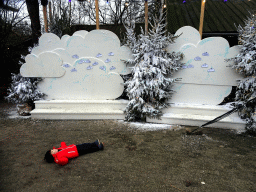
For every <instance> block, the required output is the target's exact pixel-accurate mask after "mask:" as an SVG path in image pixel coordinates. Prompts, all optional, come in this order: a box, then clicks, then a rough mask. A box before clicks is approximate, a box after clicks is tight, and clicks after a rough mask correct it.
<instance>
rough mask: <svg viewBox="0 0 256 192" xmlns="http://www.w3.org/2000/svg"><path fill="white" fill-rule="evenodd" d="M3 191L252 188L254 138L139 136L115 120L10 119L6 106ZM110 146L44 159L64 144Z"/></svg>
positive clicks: (2, 115) (2, 116) (208, 132)
mask: <svg viewBox="0 0 256 192" xmlns="http://www.w3.org/2000/svg"><path fill="white" fill-rule="evenodd" d="M0 107H1V112H0V125H1V132H0V133H1V134H0V155H1V166H0V167H1V169H0V173H1V177H0V190H1V191H8V192H9V191H15V192H17V191H26V192H30V191H31V192H35V191H40V192H42V191H67V192H72V191H74V192H79V191H83V192H84V191H88V192H91V191H97V192H98V191H107V192H109V191H118V192H120V191H143V192H144V191H154V192H155V191H195V192H200V191H203V192H206V191H210V192H216V191H218V192H220V191H227V192H230V191H243V192H247V191H248V192H251V191H255V189H256V184H255V179H256V175H255V172H256V150H255V148H256V139H255V137H250V136H246V135H237V134H235V133H233V132H232V131H228V130H221V129H204V130H203V132H204V134H203V135H202V136H186V135H185V134H184V133H185V129H179V130H176V131H173V130H167V129H165V130H158V131H142V130H139V129H134V128H131V125H130V124H124V123H122V122H119V121H113V120H99V121H50V120H32V119H30V118H27V119H26V118H13V119H10V118H8V114H7V112H10V111H11V110H13V109H14V106H12V105H9V104H6V103H1V104H0ZM97 138H99V139H100V140H101V141H103V142H104V143H105V150H103V151H100V152H96V153H92V154H87V155H84V156H80V157H78V158H75V159H72V160H70V161H69V163H68V164H67V165H66V166H59V165H57V164H48V163H46V162H44V161H43V158H44V154H45V152H46V151H47V150H49V149H50V148H52V146H55V147H59V146H60V142H61V141H65V142H66V144H67V145H70V144H80V143H84V142H93V141H95V140H96V139H97Z"/></svg>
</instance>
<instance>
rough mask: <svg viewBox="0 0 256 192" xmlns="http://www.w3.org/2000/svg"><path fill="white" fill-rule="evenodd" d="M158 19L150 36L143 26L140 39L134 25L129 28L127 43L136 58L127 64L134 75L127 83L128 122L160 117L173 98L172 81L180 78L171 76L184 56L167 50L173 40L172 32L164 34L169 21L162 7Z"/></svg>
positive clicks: (179, 66) (126, 118)
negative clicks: (166, 21) (169, 100)
mask: <svg viewBox="0 0 256 192" xmlns="http://www.w3.org/2000/svg"><path fill="white" fill-rule="evenodd" d="M159 15H160V16H159V18H158V19H157V18H154V24H153V25H152V24H151V23H150V25H151V27H152V30H150V31H149V33H148V35H146V34H145V33H144V31H143V30H142V29H141V34H140V35H139V37H138V38H136V35H135V33H134V28H135V25H134V24H130V25H129V26H125V27H126V30H127V32H126V34H127V38H126V39H127V46H129V47H130V48H131V50H132V53H133V56H134V59H132V60H128V61H127V62H126V63H127V64H130V65H134V67H132V78H131V79H129V80H128V81H126V82H125V86H127V89H126V92H127V96H128V97H129V103H128V105H127V107H126V109H125V113H126V117H125V120H127V121H134V120H135V121H136V120H144V121H145V118H146V116H148V117H150V118H158V119H159V118H160V116H161V115H162V111H161V110H162V109H163V108H166V107H168V106H169V104H168V103H167V100H168V99H169V98H170V97H171V95H172V93H173V90H172V84H173V82H175V81H176V80H177V79H172V78H171V75H172V73H173V72H174V71H177V70H178V69H179V68H181V66H182V65H183V64H182V63H180V62H178V61H179V60H180V59H182V58H183V54H181V53H175V52H172V53H168V52H167V51H166V48H167V46H168V45H169V43H174V39H176V38H177V37H174V36H173V35H171V34H168V35H165V33H166V30H165V27H166V23H165V19H166V17H165V15H164V14H163V11H162V8H161V9H160V14H159Z"/></svg>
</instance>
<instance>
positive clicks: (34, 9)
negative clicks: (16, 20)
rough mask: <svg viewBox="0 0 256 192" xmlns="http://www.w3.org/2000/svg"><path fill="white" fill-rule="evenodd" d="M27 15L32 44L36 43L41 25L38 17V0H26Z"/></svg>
mask: <svg viewBox="0 0 256 192" xmlns="http://www.w3.org/2000/svg"><path fill="white" fill-rule="evenodd" d="M26 4H27V9H28V13H29V17H30V20H31V28H32V41H33V44H37V43H38V38H39V37H40V36H41V25H40V17H39V3H38V0H26Z"/></svg>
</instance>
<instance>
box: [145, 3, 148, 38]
mask: <svg viewBox="0 0 256 192" xmlns="http://www.w3.org/2000/svg"><path fill="white" fill-rule="evenodd" d="M145 34H146V35H148V0H145Z"/></svg>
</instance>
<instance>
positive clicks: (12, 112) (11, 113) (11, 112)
mask: <svg viewBox="0 0 256 192" xmlns="http://www.w3.org/2000/svg"><path fill="white" fill-rule="evenodd" d="M4 111H5V112H6V113H7V114H8V118H9V119H29V118H31V116H19V115H18V113H17V111H16V107H14V106H13V107H10V108H8V109H5V110H4ZM116 122H117V123H121V124H125V125H127V126H128V127H130V128H133V129H138V130H141V131H158V130H173V131H176V130H180V129H185V126H182V125H169V124H157V123H142V122H125V121H124V120H116ZM243 132H244V130H243V131H237V134H240V133H243Z"/></svg>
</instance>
